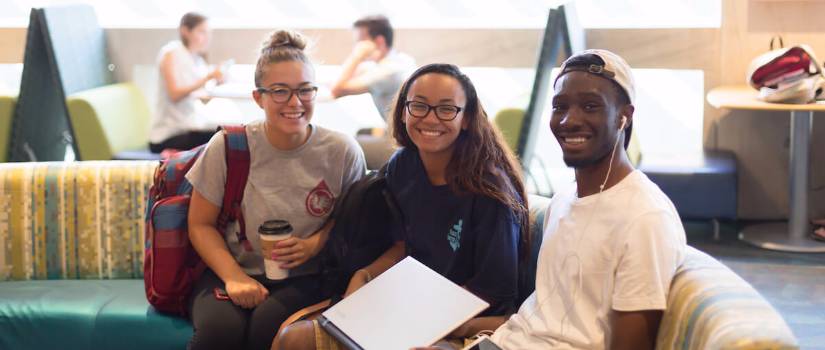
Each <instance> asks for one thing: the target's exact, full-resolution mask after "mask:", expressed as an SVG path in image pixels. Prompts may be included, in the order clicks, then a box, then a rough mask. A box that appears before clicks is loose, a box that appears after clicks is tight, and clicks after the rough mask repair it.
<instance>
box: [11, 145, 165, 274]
mask: <svg viewBox="0 0 825 350" xmlns="http://www.w3.org/2000/svg"><path fill="white" fill-rule="evenodd" d="M157 164H158V163H157V162H153V161H96V162H42V163H7V164H0V281H2V280H33V279H113V278H142V277H143V232H144V222H143V213H144V212H145V210H146V208H145V207H146V195H147V193H148V192H149V187H150V186H151V184H152V175H153V173H154V169H155V168H156V166H157Z"/></svg>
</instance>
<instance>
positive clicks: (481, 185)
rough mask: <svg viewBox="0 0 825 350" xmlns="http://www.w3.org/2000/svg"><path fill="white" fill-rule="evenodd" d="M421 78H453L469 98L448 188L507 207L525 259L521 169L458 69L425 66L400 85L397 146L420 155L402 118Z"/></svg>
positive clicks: (394, 123)
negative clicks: (512, 214) (518, 232)
mask: <svg viewBox="0 0 825 350" xmlns="http://www.w3.org/2000/svg"><path fill="white" fill-rule="evenodd" d="M425 74H444V75H447V76H451V77H453V78H455V79H456V80H457V81H458V82H459V83H460V84H461V87H462V88H463V89H464V94H465V96H466V97H467V104H466V106H465V107H464V109H463V113H464V119H465V120H466V121H467V129H466V130H462V131H461V132H460V133H459V135H458V138H457V139H456V140H455V148H454V150H453V154H452V156H451V158H450V162H449V163H448V164H447V169H446V171H445V177H446V180H447V184H448V185H449V186H450V189H452V191H453V192H455V193H457V194H463V193H472V194H479V195H483V196H487V197H490V198H493V199H495V200H498V201H500V202H501V203H503V204H505V205H506V206H507V207H509V208H510V209H511V210H512V211H513V213H514V214H515V218H516V220H518V222H519V224H520V230H521V232H520V238H519V254H520V255H522V256H523V255H525V254H527V253H528V252H529V249H528V248H529V244H530V242H529V234H528V230H529V226H528V212H527V195H526V194H525V191H524V183H523V182H522V180H521V179H522V176H521V167H520V166H519V163H518V162H517V161H516V156H515V155H514V154H513V152H512V151H511V150H510V149H509V148H508V146H507V144H506V143H505V142H504V138H503V137H502V136H501V132H499V130H498V129H497V128H495V127H494V126H493V124H492V123H491V122H490V119H489V118H488V117H487V113H486V112H485V111H484V108H483V107H482V106H481V102H480V101H479V99H478V94H477V93H476V89H475V86H473V83H472V81H470V78H468V77H467V76H466V75H464V73H462V72H461V71H460V70H459V69H458V67H456V66H454V65H452V64H444V63H434V64H428V65H425V66H422V67H421V68H419V69H418V70H416V71H415V72H414V73H413V74H412V75H411V76H410V77H409V78H408V79H407V81H405V82H404V84H403V85H401V89H400V90H399V91H398V95H397V96H396V98H395V104H394V106H393V109H392V113H391V116H392V125H391V127H392V135H393V138H395V141H396V142H397V143H398V144H399V145H400V146H403V147H406V148H410V149H414V150H416V151H418V148H417V147H416V145H415V143H413V142H412V139H410V135H409V134H408V133H407V129H406V128H405V126H404V112H405V104H406V103H407V94H408V93H409V90H410V86H412V84H413V83H414V82H415V80H416V79H418V78H419V77H421V76H423V75H425Z"/></svg>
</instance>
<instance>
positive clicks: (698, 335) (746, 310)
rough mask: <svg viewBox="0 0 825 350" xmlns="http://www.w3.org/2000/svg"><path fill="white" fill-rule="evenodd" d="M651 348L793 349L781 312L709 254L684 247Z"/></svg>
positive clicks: (791, 337)
mask: <svg viewBox="0 0 825 350" xmlns="http://www.w3.org/2000/svg"><path fill="white" fill-rule="evenodd" d="M656 348H657V349H741V350H745V349H797V348H798V346H797V342H796V339H795V337H794V335H793V333H792V332H791V330H790V328H788V325H787V324H786V323H785V321H784V320H783V319H782V316H780V315H779V313H778V312H777V311H776V310H775V309H774V308H773V307H772V306H771V305H770V304H769V303H768V302H767V301H766V300H765V299H764V298H763V297H762V296H761V295H760V294H759V293H758V292H757V291H756V290H755V289H754V288H753V287H752V286H751V285H750V284H748V282H746V281H745V280H743V279H742V278H741V277H739V276H738V275H736V273H734V272H733V271H731V270H730V269H729V268H727V267H726V266H725V265H723V264H722V263H720V262H719V261H717V260H716V259H714V258H712V257H711V256H709V255H707V254H705V253H703V252H700V251H698V250H696V249H695V248H693V247H688V249H687V254H686V256H685V262H684V264H682V266H681V267H680V268H679V269H678V271H677V272H676V276H675V277H674V279H673V282H672V283H671V287H670V295H668V301H667V311H666V312H665V315H664V317H663V319H662V323H661V326H660V327H659V334H658V339H657V346H656Z"/></svg>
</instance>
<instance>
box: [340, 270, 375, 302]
mask: <svg viewBox="0 0 825 350" xmlns="http://www.w3.org/2000/svg"><path fill="white" fill-rule="evenodd" d="M370 277H371V276H370V275H369V272H367V270H364V269H360V270H358V271H355V273H354V274H353V275H352V278H351V279H350V280H349V285H348V286H347V291H346V292H344V297H345V298H346V297H348V296H349V295H350V294H352V293H355V291H356V290H358V289H360V288H361V287H363V286H364V285H365V284H367V283H369V281H370Z"/></svg>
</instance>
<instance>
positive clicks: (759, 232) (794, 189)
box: [707, 85, 825, 253]
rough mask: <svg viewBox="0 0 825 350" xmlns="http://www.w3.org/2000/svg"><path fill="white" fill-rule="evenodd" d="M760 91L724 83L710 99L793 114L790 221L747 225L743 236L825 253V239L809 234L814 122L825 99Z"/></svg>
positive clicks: (769, 246)
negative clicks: (772, 98)
mask: <svg viewBox="0 0 825 350" xmlns="http://www.w3.org/2000/svg"><path fill="white" fill-rule="evenodd" d="M756 96H757V91H756V90H754V89H753V88H751V87H749V86H746V85H740V86H721V87H717V88H715V89H713V90H711V91H710V92H709V93H708V95H707V99H708V103H710V104H711V105H712V106H714V107H716V108H726V109H735V110H752V111H785V112H790V115H791V150H790V172H789V175H790V176H789V180H790V181H789V182H790V183H789V188H790V213H789V218H788V222H787V223H774V224H758V225H751V226H748V227H746V228H745V229H744V230H742V232H741V233H740V234H739V238H740V239H742V240H743V241H746V242H748V243H751V244H754V245H756V246H758V247H762V248H765V249H771V250H780V251H788V252H798V253H825V243H821V242H817V241H814V240H812V239H810V238H809V237H808V235H809V233H810V232H812V227H811V225H810V222H809V220H808V171H809V165H810V148H811V123H812V121H813V115H814V112H825V103H822V102H817V103H809V104H781V103H768V102H763V101H759V100H757V99H756Z"/></svg>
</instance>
